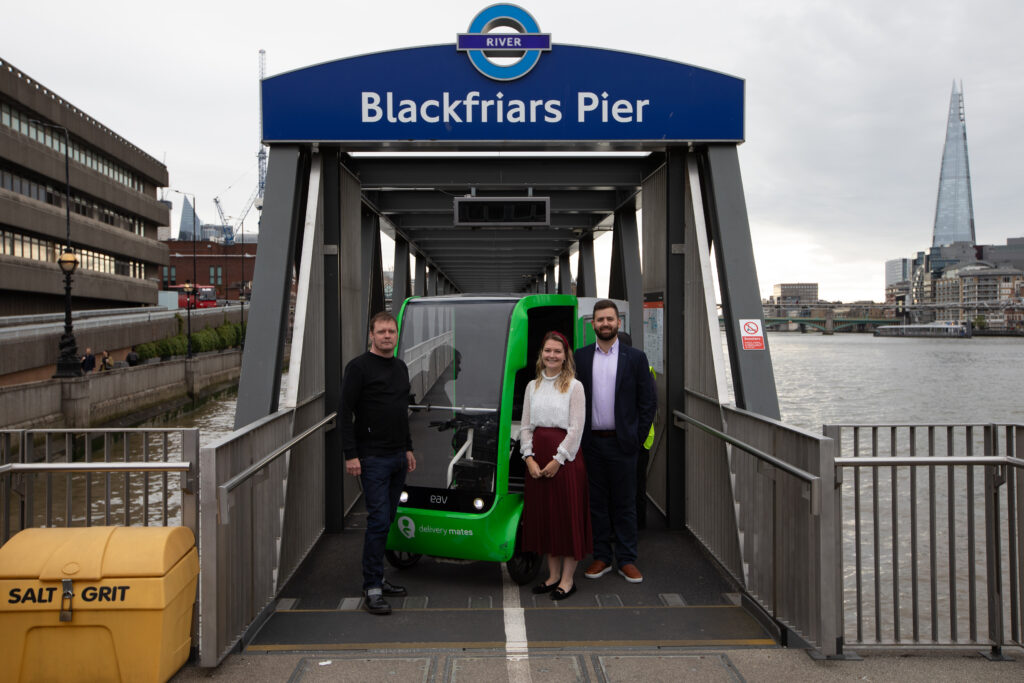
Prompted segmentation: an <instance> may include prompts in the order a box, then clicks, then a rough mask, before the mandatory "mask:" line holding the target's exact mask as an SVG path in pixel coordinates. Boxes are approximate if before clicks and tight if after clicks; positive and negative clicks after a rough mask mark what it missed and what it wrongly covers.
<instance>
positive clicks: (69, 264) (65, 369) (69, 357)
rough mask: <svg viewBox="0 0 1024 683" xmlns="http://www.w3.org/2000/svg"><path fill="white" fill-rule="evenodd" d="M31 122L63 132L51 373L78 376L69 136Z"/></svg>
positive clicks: (42, 123)
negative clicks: (55, 346)
mask: <svg viewBox="0 0 1024 683" xmlns="http://www.w3.org/2000/svg"><path fill="white" fill-rule="evenodd" d="M31 121H32V123H35V124H37V125H40V126H46V127H47V128H53V129H54V130H59V131H61V132H62V133H64V229H65V242H64V253H62V254H61V255H60V258H58V259H57V265H58V266H60V270H61V272H62V273H64V334H62V335H61V336H60V357H59V358H58V359H57V372H56V374H54V377H81V376H82V360H81V359H80V358H79V357H78V343H77V342H76V341H75V331H74V327H73V325H72V323H71V276H72V274H74V272H75V269H76V268H77V267H78V258H77V257H76V256H75V252H74V250H73V249H72V248H71V159H70V156H71V138H70V136H69V135H68V129H67V128H65V127H64V126H60V125H57V124H55V123H49V122H47V121H40V120H38V119H31Z"/></svg>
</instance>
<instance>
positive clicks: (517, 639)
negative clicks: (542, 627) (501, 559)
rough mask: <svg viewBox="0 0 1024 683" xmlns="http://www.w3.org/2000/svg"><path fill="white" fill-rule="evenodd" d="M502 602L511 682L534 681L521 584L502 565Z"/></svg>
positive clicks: (506, 657) (529, 682)
mask: <svg viewBox="0 0 1024 683" xmlns="http://www.w3.org/2000/svg"><path fill="white" fill-rule="evenodd" d="M501 603H502V612H503V613H504V616H505V661H506V663H507V665H508V680H509V683H533V677H532V676H531V675H530V647H529V642H528V641H527V640H526V616H525V615H524V613H523V607H522V605H521V604H520V603H519V586H518V585H516V583H515V581H513V580H512V577H511V576H509V575H508V569H507V568H506V567H505V564H504V563H502V565H501Z"/></svg>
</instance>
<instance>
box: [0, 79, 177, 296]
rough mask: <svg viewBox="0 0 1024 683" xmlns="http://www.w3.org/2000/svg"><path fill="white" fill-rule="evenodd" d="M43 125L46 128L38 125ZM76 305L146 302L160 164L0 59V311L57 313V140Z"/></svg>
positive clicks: (155, 278) (155, 273)
mask: <svg viewBox="0 0 1024 683" xmlns="http://www.w3.org/2000/svg"><path fill="white" fill-rule="evenodd" d="M45 124H50V125H45ZM65 130H66V131H67V134H68V138H69V139H70V145H69V146H68V148H67V153H68V159H69V160H70V164H69V167H70V170H69V174H68V175H69V176H70V185H71V198H70V206H71V227H70V242H71V246H72V248H73V250H74V252H75V253H76V255H77V256H78V261H79V266H78V270H77V271H76V272H75V274H74V283H73V288H72V297H73V298H72V307H73V308H74V309H75V310H85V309H97V308H123V307H125V306H126V305H127V306H131V305H139V306H144V305H155V304H156V303H157V292H158V290H159V280H160V275H161V269H162V268H163V267H164V266H166V265H167V247H166V246H165V245H164V244H162V243H160V242H159V241H158V240H157V232H158V229H159V228H160V227H161V226H166V225H168V224H169V222H170V212H169V210H168V207H167V205H166V204H164V203H161V202H160V201H158V200H157V188H159V187H165V186H166V185H167V182H168V178H167V167H166V166H164V165H163V164H162V163H160V162H159V161H157V160H156V159H154V158H153V157H151V156H150V155H148V154H146V153H145V152H143V151H142V150H140V149H139V148H138V147H136V146H134V145H132V144H131V143H130V142H128V141H127V140H125V139H124V138H122V137H121V136H119V135H118V134H117V133H115V132H113V131H112V130H110V129H109V128H107V127H106V126H104V125H103V124H101V123H100V122H98V121H97V120H96V119H94V118H92V117H91V116H89V115H88V114H86V113H85V112H83V111H82V110H81V109H79V108H78V107H76V106H74V105H72V104H70V103H69V102H68V101H67V100H65V99H64V98H62V97H60V96H58V95H57V94H55V93H53V92H51V91H50V90H48V89H47V88H46V87H44V86H43V85H41V84H40V83H38V82H37V81H36V80H35V79H34V78H30V77H29V76H28V75H26V74H25V73H24V72H22V71H20V70H19V69H17V68H16V67H14V66H13V65H11V64H8V63H6V62H5V61H3V60H0V316H7V315H28V314H38V313H54V312H62V311H63V310H64V276H63V274H62V273H61V271H60V268H59V267H58V266H57V258H58V257H59V256H60V254H61V253H62V252H63V250H64V248H65V245H66V242H67V233H68V230H67V227H66V217H65V210H66V207H67V205H68V204H67V202H68V198H67V196H66V191H65V172H64V169H65V150H66V146H65V138H64V131H65Z"/></svg>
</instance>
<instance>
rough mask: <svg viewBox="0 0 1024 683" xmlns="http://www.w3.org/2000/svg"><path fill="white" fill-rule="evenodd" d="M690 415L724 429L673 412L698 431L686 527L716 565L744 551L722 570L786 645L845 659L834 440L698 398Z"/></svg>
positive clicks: (691, 451) (691, 443) (690, 444)
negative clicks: (717, 560) (714, 510)
mask: <svg viewBox="0 0 1024 683" xmlns="http://www.w3.org/2000/svg"><path fill="white" fill-rule="evenodd" d="M687 407H688V410H692V411H693V412H694V413H698V414H700V415H701V416H702V417H704V418H705V419H706V420H707V421H711V420H712V419H715V418H718V419H720V420H721V422H722V428H721V429H716V428H715V427H714V426H712V425H709V424H707V422H706V421H702V420H700V419H697V418H695V417H693V416H692V415H686V414H684V413H682V412H679V411H674V413H673V415H674V418H675V420H674V423H675V426H677V427H680V428H685V429H688V428H689V427H693V428H696V430H699V432H698V431H696V430H693V429H688V435H687V442H686V443H687V497H688V508H687V509H688V514H687V525H688V526H689V527H690V529H691V530H692V531H693V532H694V534H695V535H696V536H697V537H698V538H699V539H700V540H701V542H702V543H704V545H705V547H707V548H708V550H709V551H710V552H711V553H712V554H714V555H715V556H716V557H719V558H723V557H729V556H730V555H731V554H733V553H735V552H736V548H738V553H739V559H738V561H733V562H732V564H733V567H732V568H730V567H729V566H728V563H727V562H724V561H723V565H724V566H726V568H727V569H729V571H730V572H731V573H732V574H733V576H734V577H735V578H736V580H737V581H739V582H740V583H741V584H742V585H743V587H744V588H745V590H746V593H747V596H748V597H749V598H751V599H752V600H753V601H754V603H755V605H756V606H757V608H758V609H759V610H760V611H761V612H763V613H764V614H766V615H767V617H768V619H770V620H771V622H772V623H773V624H774V628H775V630H777V636H778V637H779V638H780V640H782V642H783V643H784V644H787V645H790V646H806V647H810V648H813V649H816V650H817V651H818V652H819V653H821V654H822V655H824V656H836V655H840V654H842V647H843V643H842V638H841V631H840V625H841V623H842V613H841V609H842V601H841V598H842V594H841V583H840V575H839V557H838V543H837V540H836V535H835V529H836V528H837V525H836V514H837V510H836V499H835V495H834V490H833V487H832V486H831V485H829V484H830V483H831V482H832V480H833V477H834V473H833V471H832V459H833V452H832V442H831V440H830V439H828V438H823V437H821V436H820V435H817V434H812V433H810V432H804V431H802V430H799V429H796V428H793V427H789V426H788V425H784V424H782V423H781V422H778V421H775V420H770V419H768V418H764V417H762V416H760V415H756V414H754V413H749V412H747V411H744V410H740V409H737V408H734V407H731V406H727V405H720V404H718V402H717V401H715V400H714V399H712V398H708V397H704V396H701V395H700V394H697V393H694V392H692V391H688V392H687ZM689 432H695V433H694V434H692V435H691V434H690V433H689ZM698 436H699V437H700V438H697V437H698ZM691 437H692V438H691ZM723 456H724V457H723ZM727 460H728V463H727V464H725V463H726V461H727ZM691 464H692V466H691ZM708 477H713V478H715V479H716V481H714V482H712V481H704V479H706V478H708ZM695 478H699V479H700V481H693V482H691V481H690V480H691V479H695ZM723 478H724V479H725V480H726V483H725V484H723V483H722V482H721V481H720V480H722V479H723ZM722 486H726V487H727V490H730V491H731V495H730V494H725V495H719V493H718V492H721V491H722V490H723V489H722ZM714 507H718V508H721V510H720V512H719V513H712V512H710V510H711V509H712V508H714ZM691 512H692V513H693V514H691ZM726 517H729V518H730V519H728V520H727V519H726ZM733 520H734V521H733ZM729 522H731V523H729Z"/></svg>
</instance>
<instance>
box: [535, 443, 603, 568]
mask: <svg viewBox="0 0 1024 683" xmlns="http://www.w3.org/2000/svg"><path fill="white" fill-rule="evenodd" d="M564 438H565V430H564V429H558V428H555V427H536V428H534V431H533V459H534V461H535V462H536V463H537V466H538V467H540V468H541V469H544V467H545V466H546V465H547V464H548V463H549V462H551V460H552V458H553V457H554V455H555V453H556V452H557V449H558V444H560V443H562V439H564ZM525 490H526V502H525V504H524V507H523V519H524V523H523V539H522V548H523V550H529V551H532V552H535V553H549V554H551V555H556V556H572V557H574V558H576V559H577V560H582V559H583V558H584V557H586V556H587V555H589V554H590V553H591V552H592V551H593V545H594V539H593V534H592V533H591V530H590V494H589V491H590V488H589V484H588V482H587V469H586V466H585V465H584V464H583V452H582V451H579V452H577V453H576V458H575V459H574V460H572V461H571V462H566V463H565V464H564V465H562V467H561V469H559V470H558V474H556V475H555V476H554V477H552V478H551V479H546V478H542V479H534V478H533V477H531V476H530V473H529V470H527V472H526V489H525Z"/></svg>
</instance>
